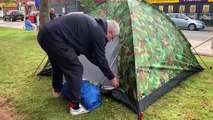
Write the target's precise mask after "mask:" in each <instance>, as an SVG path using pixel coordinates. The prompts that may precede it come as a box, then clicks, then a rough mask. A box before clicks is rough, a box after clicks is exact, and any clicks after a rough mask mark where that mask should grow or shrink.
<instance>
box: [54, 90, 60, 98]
mask: <svg viewBox="0 0 213 120" xmlns="http://www.w3.org/2000/svg"><path fill="white" fill-rule="evenodd" d="M52 94H53V98H60V97H61V92H58V91H54V90H53V92H52Z"/></svg>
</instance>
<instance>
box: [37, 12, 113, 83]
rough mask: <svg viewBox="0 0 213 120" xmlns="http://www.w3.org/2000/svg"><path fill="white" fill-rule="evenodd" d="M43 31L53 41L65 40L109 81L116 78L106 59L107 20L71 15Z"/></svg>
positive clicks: (52, 23)
mask: <svg viewBox="0 0 213 120" xmlns="http://www.w3.org/2000/svg"><path fill="white" fill-rule="evenodd" d="M42 29H44V30H40V31H46V33H47V35H48V37H50V38H51V39H55V40H63V41H65V42H66V43H67V44H68V45H69V46H70V47H72V48H73V49H74V50H75V52H76V53H77V54H78V55H80V54H82V55H85V56H86V57H87V58H88V60H89V61H90V62H92V63H93V64H95V65H97V66H98V67H99V68H100V70H101V71H102V72H103V73H104V75H105V76H106V77H107V78H108V79H109V80H111V79H112V78H113V77H114V74H113V73H112V71H111V69H110V67H109V64H108V62H107V59H106V57H105V47H106V44H107V38H106V33H107V22H106V20H104V19H95V18H93V17H91V16H89V15H86V14H71V15H67V16H63V17H61V18H58V19H55V20H52V21H50V22H49V23H48V24H46V25H45V26H44V27H43V28H42ZM52 42H54V41H52Z"/></svg>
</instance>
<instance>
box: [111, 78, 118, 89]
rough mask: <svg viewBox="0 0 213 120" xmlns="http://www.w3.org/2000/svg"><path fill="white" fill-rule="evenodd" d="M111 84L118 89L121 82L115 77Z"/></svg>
mask: <svg viewBox="0 0 213 120" xmlns="http://www.w3.org/2000/svg"><path fill="white" fill-rule="evenodd" d="M110 84H111V85H112V86H113V87H115V88H116V87H118V86H119V80H118V79H117V78H116V77H114V78H113V79H112V80H110Z"/></svg>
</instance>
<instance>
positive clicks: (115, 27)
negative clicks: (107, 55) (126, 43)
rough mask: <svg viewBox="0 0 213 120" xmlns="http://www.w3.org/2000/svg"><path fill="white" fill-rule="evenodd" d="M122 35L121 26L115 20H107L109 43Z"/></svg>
mask: <svg viewBox="0 0 213 120" xmlns="http://www.w3.org/2000/svg"><path fill="white" fill-rule="evenodd" d="M119 34H120V27H119V24H118V23H117V22H116V21H114V20H107V41H108V42H110V41H112V40H113V39H114V38H117V37H118V35H119Z"/></svg>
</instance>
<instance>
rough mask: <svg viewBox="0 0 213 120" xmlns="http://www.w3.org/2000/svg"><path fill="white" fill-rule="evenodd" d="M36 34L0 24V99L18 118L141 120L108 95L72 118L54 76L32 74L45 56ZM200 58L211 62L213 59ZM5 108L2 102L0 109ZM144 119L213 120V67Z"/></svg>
mask: <svg viewBox="0 0 213 120" xmlns="http://www.w3.org/2000/svg"><path fill="white" fill-rule="evenodd" d="M36 34H37V33H36V32H29V31H23V30H18V29H10V28H0V98H5V99H7V100H8V102H9V103H11V104H12V106H13V107H14V108H15V109H16V111H17V112H16V115H15V116H16V117H17V119H18V120H134V119H135V120H137V115H136V114H135V113H134V112H133V111H132V110H131V109H129V108H128V107H126V106H125V105H123V104H122V103H119V102H117V101H115V100H113V99H111V98H109V97H106V96H104V97H103V104H102V105H101V106H100V107H99V108H98V109H96V110H94V111H92V112H91V113H88V114H85V115H80V116H75V117H72V116H71V115H70V114H69V108H68V105H69V103H68V101H67V100H64V99H53V98H52V96H51V81H50V77H38V76H35V75H33V73H34V72H35V70H36V68H37V66H38V65H39V63H40V62H41V60H42V59H43V57H44V55H45V53H44V52H43V51H42V50H41V48H40V47H39V45H38V43H37V40H36ZM202 59H204V61H205V62H206V64H207V65H209V66H210V65H213V59H212V58H209V57H202ZM198 60H199V58H198ZM201 64H202V63H201ZM202 65H203V64H202ZM0 102H1V101H0ZM10 106H11V105H10ZM7 107H8V106H7V104H0V110H1V109H6V108H7ZM144 119H145V120H212V119H213V70H210V69H206V70H204V71H203V72H200V73H198V74H196V75H193V76H191V77H189V78H188V79H186V80H185V81H183V82H182V83H181V84H180V85H178V86H177V87H175V88H174V89H172V90H171V91H169V92H168V93H167V94H165V95H164V96H162V97H161V98H160V99H158V100H157V101H156V102H155V103H154V104H152V105H151V106H150V107H149V108H147V109H146V110H145V112H144Z"/></svg>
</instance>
